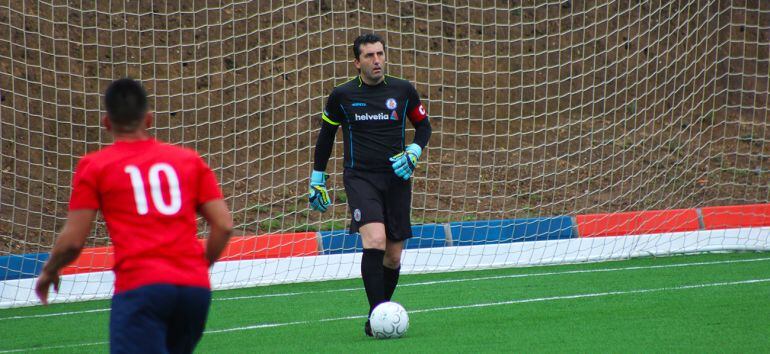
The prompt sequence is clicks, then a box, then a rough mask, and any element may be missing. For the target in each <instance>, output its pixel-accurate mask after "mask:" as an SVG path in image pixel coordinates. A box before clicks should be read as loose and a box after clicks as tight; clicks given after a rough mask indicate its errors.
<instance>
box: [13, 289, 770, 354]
mask: <svg viewBox="0 0 770 354" xmlns="http://www.w3.org/2000/svg"><path fill="white" fill-rule="evenodd" d="M767 282H770V278H763V279H748V280H737V281H731V282H719V283H702V284H692V285H679V286H673V287H663V288H650V289H635V290H618V291H607V292H600V293H584V294H573V295H562V296H548V297H538V298H529V299H514V300H508V301H498V302H486V303H478V304H467V305H457V306H443V307H433V308H427V309H418V310H410V311H409V313H410V314H414V313H425V312H437V311H449V310H462V309H470V308H482V307H492V306H504V305H513V304H525V303H533V302H547V301H558V300H574V299H584V298H595V297H604V296H613V295H628V294H644V293H655V292H667V291H678V290H688V289H702V288H711V287H720V286H731V285H744V284H757V283H767ZM364 318H366V316H363V315H358V316H356V315H354V316H345V317H333V318H324V319H320V320H309V321H294V322H278V323H261V324H255V325H250V326H242V327H233V328H223V329H215V330H209V331H206V332H205V333H206V334H217V333H228V332H240V331H247V330H255V329H263V328H275V327H286V326H294V325H302V324H314V323H322V322H331V321H344V320H354V319H364ZM104 344H108V342H93V343H83V344H71V345H60V346H52V347H37V348H24V349H10V350H0V353H15V352H28V351H37V350H49V349H66V348H77V347H85V346H95V345H104Z"/></svg>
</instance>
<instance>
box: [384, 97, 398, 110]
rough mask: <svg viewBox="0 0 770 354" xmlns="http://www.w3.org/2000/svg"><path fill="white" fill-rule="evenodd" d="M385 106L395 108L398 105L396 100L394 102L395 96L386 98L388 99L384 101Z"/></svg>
mask: <svg viewBox="0 0 770 354" xmlns="http://www.w3.org/2000/svg"><path fill="white" fill-rule="evenodd" d="M385 107H388V109H396V107H398V102H396V99H395V98H388V100H387V101H385Z"/></svg>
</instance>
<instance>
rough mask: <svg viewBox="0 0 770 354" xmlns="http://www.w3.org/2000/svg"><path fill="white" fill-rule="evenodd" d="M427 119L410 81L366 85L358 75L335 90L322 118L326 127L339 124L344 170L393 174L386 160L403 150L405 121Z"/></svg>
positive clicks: (389, 79) (393, 79)
mask: <svg viewBox="0 0 770 354" xmlns="http://www.w3.org/2000/svg"><path fill="white" fill-rule="evenodd" d="M426 116H427V115H426V113H425V108H424V107H423V106H422V104H421V103H420V97H419V96H418V94H417V90H415V89H414V86H412V84H411V83H410V82H409V81H407V80H404V79H400V78H397V77H393V76H385V80H383V81H382V82H381V83H380V84H378V85H375V86H369V85H367V84H365V83H364V82H363V81H362V80H361V78H360V76H358V77H356V78H354V79H352V80H350V81H348V82H346V83H344V84H342V85H339V86H337V87H335V88H334V90H333V91H332V93H331V94H330V95H329V99H328V100H327V102H326V108H325V109H324V112H323V116H322V117H323V120H325V121H326V122H328V123H329V124H332V125H340V124H342V132H343V139H344V146H345V167H347V168H353V169H357V170H364V171H392V167H391V162H390V161H389V160H388V159H389V158H390V157H391V156H393V155H395V154H398V153H399V152H401V151H403V150H404V145H405V144H404V133H405V129H406V118H408V119H409V120H410V121H411V122H412V124H415V123H418V122H420V121H422V120H423V119H425V118H426Z"/></svg>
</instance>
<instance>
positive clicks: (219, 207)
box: [198, 199, 233, 266]
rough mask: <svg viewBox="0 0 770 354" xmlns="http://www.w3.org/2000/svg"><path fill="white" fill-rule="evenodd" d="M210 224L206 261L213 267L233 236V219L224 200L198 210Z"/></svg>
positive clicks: (202, 206)
mask: <svg viewBox="0 0 770 354" xmlns="http://www.w3.org/2000/svg"><path fill="white" fill-rule="evenodd" d="M198 211H199V213H200V214H201V216H203V218H204V219H206V222H207V223H208V224H209V229H210V230H209V238H208V240H207V241H206V259H207V260H208V261H209V266H211V265H213V264H214V263H215V262H216V261H217V260H218V259H219V256H220V255H221V254H222V251H224V249H225V247H227V242H228V241H230V237H231V236H232V235H233V218H232V216H231V215H230V210H229V209H228V208H227V204H226V203H225V201H224V200H223V199H215V200H211V201H208V202H206V203H203V204H202V205H201V206H200V208H199V209H198Z"/></svg>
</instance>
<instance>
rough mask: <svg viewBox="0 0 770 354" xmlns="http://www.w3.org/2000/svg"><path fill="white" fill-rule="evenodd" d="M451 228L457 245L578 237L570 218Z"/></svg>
mask: <svg viewBox="0 0 770 354" xmlns="http://www.w3.org/2000/svg"><path fill="white" fill-rule="evenodd" d="M449 226H450V228H451V229H452V239H453V246H470V245H486V244H494V243H509V242H522V241H545V240H559V239H568V238H573V237H577V235H576V234H575V232H574V228H573V224H572V218H570V217H569V216H556V217H547V218H530V219H511V220H479V221H465V222H453V223H450V224H449Z"/></svg>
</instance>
